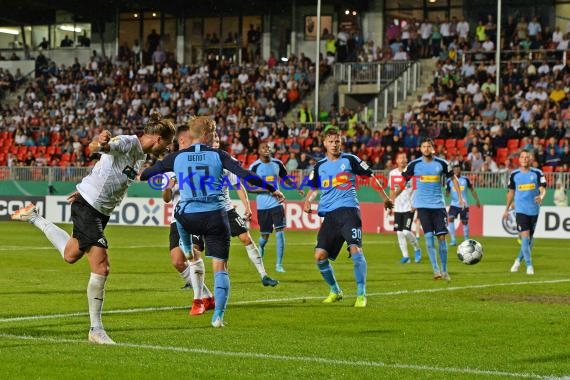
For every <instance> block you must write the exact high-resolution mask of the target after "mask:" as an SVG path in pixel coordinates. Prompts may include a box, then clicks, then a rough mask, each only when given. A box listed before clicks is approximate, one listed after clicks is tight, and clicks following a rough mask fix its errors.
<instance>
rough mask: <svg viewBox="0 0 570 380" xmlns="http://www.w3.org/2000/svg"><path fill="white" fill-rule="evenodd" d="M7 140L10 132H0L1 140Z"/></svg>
mask: <svg viewBox="0 0 570 380" xmlns="http://www.w3.org/2000/svg"><path fill="white" fill-rule="evenodd" d="M6 139H8V131H2V132H0V140H6Z"/></svg>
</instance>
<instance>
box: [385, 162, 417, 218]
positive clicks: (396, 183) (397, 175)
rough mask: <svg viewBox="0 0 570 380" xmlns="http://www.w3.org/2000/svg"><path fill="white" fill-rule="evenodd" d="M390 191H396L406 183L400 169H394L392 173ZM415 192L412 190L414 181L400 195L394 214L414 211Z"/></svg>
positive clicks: (409, 182)
mask: <svg viewBox="0 0 570 380" xmlns="http://www.w3.org/2000/svg"><path fill="white" fill-rule="evenodd" d="M389 181H390V182H389V183H390V189H393V190H394V191H395V190H396V189H397V188H399V187H400V186H401V184H403V183H404V181H405V180H404V178H403V176H402V172H401V171H400V170H399V169H397V168H396V169H393V170H392V171H390V178H389ZM413 194H414V190H413V189H412V181H408V183H406V185H405V188H404V190H403V191H402V192H401V193H400V195H398V198H396V200H395V201H394V212H408V211H411V210H412V200H413Z"/></svg>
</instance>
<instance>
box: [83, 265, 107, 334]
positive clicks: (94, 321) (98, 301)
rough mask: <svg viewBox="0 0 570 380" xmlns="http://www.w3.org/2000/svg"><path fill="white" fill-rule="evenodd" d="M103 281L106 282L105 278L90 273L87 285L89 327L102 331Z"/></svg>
mask: <svg viewBox="0 0 570 380" xmlns="http://www.w3.org/2000/svg"><path fill="white" fill-rule="evenodd" d="M105 281H107V276H101V275H100V274H96V273H91V277H89V283H88V284H87V301H88V303H89V319H90V320H91V327H92V328H94V329H103V322H101V312H102V310H103V297H104V296H105Z"/></svg>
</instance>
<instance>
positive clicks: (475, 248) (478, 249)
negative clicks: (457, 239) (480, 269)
mask: <svg viewBox="0 0 570 380" xmlns="http://www.w3.org/2000/svg"><path fill="white" fill-rule="evenodd" d="M457 258H458V259H459V261H461V262H462V263H463V264H467V265H473V264H477V263H478V262H479V261H481V259H482V258H483V246H482V245H481V243H479V242H478V241H476V240H473V239H469V240H465V241H464V242H463V243H461V244H459V246H458V247H457Z"/></svg>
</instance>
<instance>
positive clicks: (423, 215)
mask: <svg viewBox="0 0 570 380" xmlns="http://www.w3.org/2000/svg"><path fill="white" fill-rule="evenodd" d="M418 217H419V218H420V222H421V223H422V229H423V230H424V233H428V232H432V233H433V234H434V235H436V236H438V235H447V234H448V233H449V231H448V230H447V212H446V211H445V209H444V208H418Z"/></svg>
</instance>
